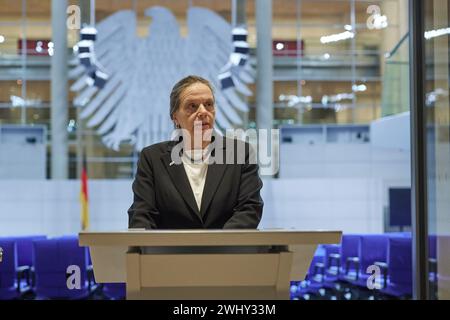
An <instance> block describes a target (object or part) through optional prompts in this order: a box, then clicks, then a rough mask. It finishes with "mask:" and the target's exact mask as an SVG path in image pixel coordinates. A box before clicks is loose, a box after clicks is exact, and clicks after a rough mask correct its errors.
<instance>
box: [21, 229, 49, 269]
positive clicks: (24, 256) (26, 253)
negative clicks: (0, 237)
mask: <svg viewBox="0 0 450 320" xmlns="http://www.w3.org/2000/svg"><path fill="white" fill-rule="evenodd" d="M46 238H47V236H45V235H32V236H19V237H14V240H15V241H16V245H17V262H18V265H19V266H30V267H31V266H32V265H33V240H42V239H46Z"/></svg>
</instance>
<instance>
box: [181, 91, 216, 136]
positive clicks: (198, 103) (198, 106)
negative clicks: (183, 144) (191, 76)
mask: <svg viewBox="0 0 450 320" xmlns="http://www.w3.org/2000/svg"><path fill="white" fill-rule="evenodd" d="M215 113H216V110H215V106H214V96H213V94H212V92H211V90H210V89H209V87H208V86H207V85H205V84H203V83H200V82H197V83H194V84H192V85H190V86H189V87H187V88H186V89H184V90H183V92H182V93H181V95H180V106H179V108H178V110H177V111H176V112H175V113H174V114H173V120H174V121H175V124H178V125H179V126H180V127H181V129H184V130H186V131H188V132H189V134H190V136H191V138H192V139H193V137H194V132H195V134H198V133H201V134H202V136H203V134H204V132H205V131H206V130H209V129H213V126H214V120H215Z"/></svg>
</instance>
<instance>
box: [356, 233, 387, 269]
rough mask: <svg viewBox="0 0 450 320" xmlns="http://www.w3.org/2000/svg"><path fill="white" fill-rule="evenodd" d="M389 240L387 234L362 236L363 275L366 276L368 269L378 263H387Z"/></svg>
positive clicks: (360, 247)
mask: <svg viewBox="0 0 450 320" xmlns="http://www.w3.org/2000/svg"><path fill="white" fill-rule="evenodd" d="M388 238H389V237H388V236H387V235H385V234H369V235H364V236H361V242H360V246H359V259H360V271H361V273H363V274H366V272H367V268H368V267H369V266H371V265H373V264H374V263H375V262H376V261H379V262H387V250H388Z"/></svg>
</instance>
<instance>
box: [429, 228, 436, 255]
mask: <svg viewBox="0 0 450 320" xmlns="http://www.w3.org/2000/svg"><path fill="white" fill-rule="evenodd" d="M428 257H429V258H432V259H436V258H437V237H436V235H435V234H430V235H429V236H428Z"/></svg>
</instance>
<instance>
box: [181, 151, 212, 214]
mask: <svg viewBox="0 0 450 320" xmlns="http://www.w3.org/2000/svg"><path fill="white" fill-rule="evenodd" d="M203 155H204V154H203V150H202V149H194V150H186V151H185V152H183V157H182V158H181V159H182V161H183V166H184V170H185V171H186V174H187V176H188V179H189V183H190V185H191V188H192V191H193V192H194V197H195V202H197V207H198V211H200V206H201V203H202V195H203V189H204V187H205V181H206V173H207V171H208V163H207V162H206V161H207V159H203V160H202V157H203ZM192 160H194V162H193V161H192Z"/></svg>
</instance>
